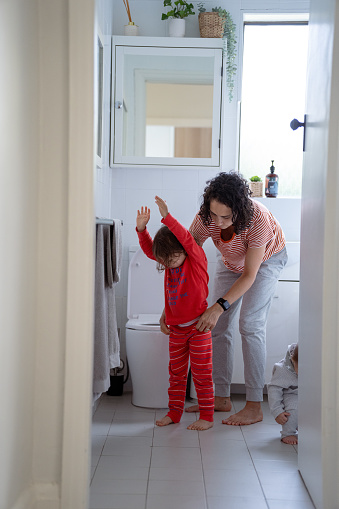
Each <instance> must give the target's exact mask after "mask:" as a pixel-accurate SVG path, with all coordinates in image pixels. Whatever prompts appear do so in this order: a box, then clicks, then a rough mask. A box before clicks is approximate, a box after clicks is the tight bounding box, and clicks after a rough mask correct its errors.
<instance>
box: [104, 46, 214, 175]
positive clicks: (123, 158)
mask: <svg viewBox="0 0 339 509" xmlns="http://www.w3.org/2000/svg"><path fill="white" fill-rule="evenodd" d="M112 72H113V76H112V109H111V112H112V119H111V126H112V127H111V166H121V165H125V164H128V165H133V166H139V165H142V166H143V167H145V165H146V166H147V167H150V166H153V165H157V166H176V167H177V168H178V167H184V168H187V167H209V168H210V167H217V168H218V167H220V166H221V157H220V154H221V140H222V99H223V82H224V81H223V74H224V66H223V48H222V40H221V39H190V38H175V37H170V38H169V37H137V38H136V37H122V36H116V37H113V38H112Z"/></svg>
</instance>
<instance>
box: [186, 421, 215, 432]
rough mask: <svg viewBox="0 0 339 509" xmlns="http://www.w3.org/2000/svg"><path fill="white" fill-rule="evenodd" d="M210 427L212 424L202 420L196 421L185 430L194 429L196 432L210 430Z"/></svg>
mask: <svg viewBox="0 0 339 509" xmlns="http://www.w3.org/2000/svg"><path fill="white" fill-rule="evenodd" d="M212 427H213V422H210V421H205V420H204V419H198V420H197V421H195V422H193V423H192V424H190V425H189V426H187V429H196V430H197V431H204V430H205V429H210V428H212Z"/></svg>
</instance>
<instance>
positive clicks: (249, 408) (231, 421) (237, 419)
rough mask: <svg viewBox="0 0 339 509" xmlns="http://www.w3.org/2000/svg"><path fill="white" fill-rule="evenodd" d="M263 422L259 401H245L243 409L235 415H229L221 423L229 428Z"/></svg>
mask: <svg viewBox="0 0 339 509" xmlns="http://www.w3.org/2000/svg"><path fill="white" fill-rule="evenodd" d="M262 420H263V413H262V410H261V405H260V402H259V401H247V402H246V405H245V407H244V408H243V409H242V410H240V412H237V413H236V414H233V415H230V416H229V417H228V418H227V419H224V420H223V421H222V423H223V424H228V425H231V426H247V425H248V424H254V423H255V422H260V421H262Z"/></svg>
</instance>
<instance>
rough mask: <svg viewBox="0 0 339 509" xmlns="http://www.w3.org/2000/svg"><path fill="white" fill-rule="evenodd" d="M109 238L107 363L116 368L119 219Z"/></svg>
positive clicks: (118, 363) (119, 266) (120, 251)
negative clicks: (109, 274) (110, 276)
mask: <svg viewBox="0 0 339 509" xmlns="http://www.w3.org/2000/svg"><path fill="white" fill-rule="evenodd" d="M111 233H112V237H111V242H112V244H111V268H112V272H111V274H112V279H111V280H110V281H111V289H112V291H111V292H109V304H108V309H109V310H110V313H109V321H108V327H109V330H108V348H109V361H110V367H111V368H116V367H118V366H120V340H119V334H118V323H117V313H116V302H115V286H116V284H117V283H118V282H119V280H120V272H121V263H122V229H121V221H120V220H119V219H115V220H114V224H113V227H112V231H111Z"/></svg>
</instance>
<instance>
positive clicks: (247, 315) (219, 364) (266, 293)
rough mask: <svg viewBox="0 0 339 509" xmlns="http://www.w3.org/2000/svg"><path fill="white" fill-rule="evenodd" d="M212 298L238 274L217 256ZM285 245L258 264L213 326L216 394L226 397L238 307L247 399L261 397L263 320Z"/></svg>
mask: <svg viewBox="0 0 339 509" xmlns="http://www.w3.org/2000/svg"><path fill="white" fill-rule="evenodd" d="M218 258H219V259H218V262H217V269H216V274H215V280H214V291H213V298H214V300H213V302H216V301H217V299H219V297H223V296H224V295H225V294H226V293H227V292H228V290H229V289H230V287H231V286H232V285H233V283H234V282H235V281H236V280H237V279H238V278H239V277H240V276H241V274H239V273H235V272H232V271H230V270H229V269H227V268H226V267H225V265H224V263H223V262H222V259H221V257H218ZM286 262H287V251H286V248H284V249H283V250H282V251H280V252H279V253H277V254H275V255H273V256H271V258H269V259H268V260H266V261H265V262H263V263H262V264H261V265H260V268H259V270H258V273H257V276H256V278H255V281H254V283H253V284H252V286H251V288H249V289H248V290H247V292H246V293H245V294H244V295H243V296H242V297H240V299H238V300H237V301H236V302H234V303H233V304H232V305H231V307H230V308H229V309H228V310H227V311H225V312H224V313H223V314H222V315H221V316H220V318H219V320H218V322H217V324H216V326H215V327H214V329H213V330H212V340H213V381H214V383H215V396H221V397H229V396H230V388H231V380H232V373H233V357H234V344H233V335H234V328H235V326H236V323H235V317H236V313H237V311H238V309H239V307H240V318H239V331H240V334H241V340H242V352H243V359H244V374H245V386H246V400H247V401H262V400H263V388H264V385H265V365H266V324H267V317H268V312H269V309H270V307H271V302H272V299H273V296H274V293H275V289H276V286H277V282H278V278H279V275H280V273H281V271H282V269H283V268H284V266H285V265H286Z"/></svg>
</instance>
